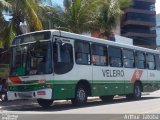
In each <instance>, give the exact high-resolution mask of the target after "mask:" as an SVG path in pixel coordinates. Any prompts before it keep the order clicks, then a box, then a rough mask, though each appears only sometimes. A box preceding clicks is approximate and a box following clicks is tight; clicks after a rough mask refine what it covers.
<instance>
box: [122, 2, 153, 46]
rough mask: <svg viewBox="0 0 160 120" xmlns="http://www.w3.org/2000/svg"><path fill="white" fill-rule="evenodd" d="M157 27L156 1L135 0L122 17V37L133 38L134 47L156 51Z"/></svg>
mask: <svg viewBox="0 0 160 120" xmlns="http://www.w3.org/2000/svg"><path fill="white" fill-rule="evenodd" d="M155 26H156V11H155V0H133V3H132V5H131V6H130V7H129V8H127V9H126V10H125V14H124V16H123V17H122V22H121V35H122V36H125V37H129V38H132V39H133V44H134V45H137V46H142V47H147V48H153V49H155V48H156V30H155Z"/></svg>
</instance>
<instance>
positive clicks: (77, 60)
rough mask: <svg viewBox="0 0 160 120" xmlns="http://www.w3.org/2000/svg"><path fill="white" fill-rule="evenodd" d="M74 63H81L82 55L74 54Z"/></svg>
mask: <svg viewBox="0 0 160 120" xmlns="http://www.w3.org/2000/svg"><path fill="white" fill-rule="evenodd" d="M76 63H82V54H81V53H77V54H76Z"/></svg>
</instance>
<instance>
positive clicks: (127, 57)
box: [123, 49, 134, 68]
mask: <svg viewBox="0 0 160 120" xmlns="http://www.w3.org/2000/svg"><path fill="white" fill-rule="evenodd" d="M123 64H124V67H125V68H134V52H133V51H131V50H126V49H124V50H123Z"/></svg>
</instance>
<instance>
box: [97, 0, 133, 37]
mask: <svg viewBox="0 0 160 120" xmlns="http://www.w3.org/2000/svg"><path fill="white" fill-rule="evenodd" d="M130 4H131V0H104V4H103V5H100V7H99V10H98V17H97V20H98V21H97V28H98V29H97V30H100V31H101V32H102V33H103V34H105V36H108V35H109V34H110V33H111V31H112V30H113V29H114V28H115V27H116V26H117V25H118V24H119V22H120V17H121V16H122V14H123V10H124V9H126V8H127V7H128V6H129V5H130ZM99 28H100V29H99Z"/></svg>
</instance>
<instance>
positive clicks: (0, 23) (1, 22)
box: [0, 0, 11, 48]
mask: <svg viewBox="0 0 160 120" xmlns="http://www.w3.org/2000/svg"><path fill="white" fill-rule="evenodd" d="M10 7H11V5H10V4H9V3H8V2H6V1H3V0H0V28H1V29H0V33H1V32H2V31H3V30H4V29H5V28H6V26H7V21H5V19H4V16H3V14H2V12H3V11H4V9H6V8H10ZM0 36H1V34H0ZM1 47H3V42H2V38H1V37H0V48H1Z"/></svg>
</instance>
